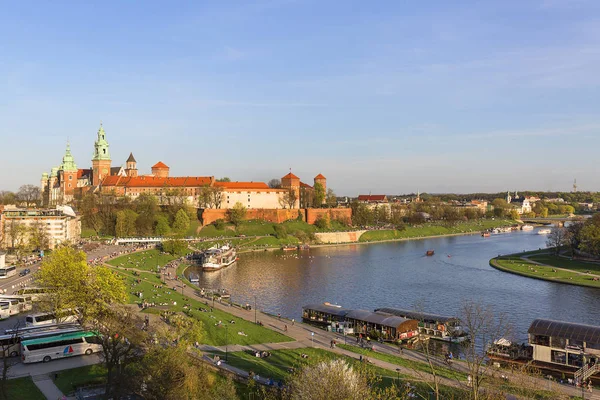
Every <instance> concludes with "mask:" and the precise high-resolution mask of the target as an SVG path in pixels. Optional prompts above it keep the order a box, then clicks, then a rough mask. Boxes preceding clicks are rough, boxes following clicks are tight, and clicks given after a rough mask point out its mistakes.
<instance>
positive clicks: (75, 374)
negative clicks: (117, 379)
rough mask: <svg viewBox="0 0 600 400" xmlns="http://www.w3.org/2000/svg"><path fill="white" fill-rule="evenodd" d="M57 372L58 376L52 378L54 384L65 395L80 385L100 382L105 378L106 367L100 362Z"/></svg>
mask: <svg viewBox="0 0 600 400" xmlns="http://www.w3.org/2000/svg"><path fill="white" fill-rule="evenodd" d="M57 374H58V378H57V379H55V380H54V384H55V385H56V386H57V387H58V388H59V389H60V391H61V392H63V393H64V394H66V395H68V394H70V393H73V392H74V391H75V390H76V389H77V388H78V387H80V386H87V385H95V384H101V383H104V382H105V380H106V368H104V366H103V365H101V364H96V365H87V366H85V367H80V368H73V369H67V370H64V371H60V372H57ZM42 398H43V397H42Z"/></svg>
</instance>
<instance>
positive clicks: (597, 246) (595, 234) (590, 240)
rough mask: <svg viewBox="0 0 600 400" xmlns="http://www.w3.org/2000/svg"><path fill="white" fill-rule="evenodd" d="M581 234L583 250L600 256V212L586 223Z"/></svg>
mask: <svg viewBox="0 0 600 400" xmlns="http://www.w3.org/2000/svg"><path fill="white" fill-rule="evenodd" d="M579 236H580V240H581V244H580V248H581V250H582V251H584V252H586V253H589V254H591V255H593V256H595V257H600V214H594V216H593V217H592V218H589V219H588V220H587V221H586V222H585V223H584V225H583V228H581V232H580V234H579Z"/></svg>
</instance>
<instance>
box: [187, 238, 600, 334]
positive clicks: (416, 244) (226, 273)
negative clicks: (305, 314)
mask: <svg viewBox="0 0 600 400" xmlns="http://www.w3.org/2000/svg"><path fill="white" fill-rule="evenodd" d="M545 242H546V236H542V235H537V234H535V232H522V231H517V232H513V233H506V234H499V235H492V236H491V237H489V238H483V237H481V236H479V235H469V236H452V237H441V238H430V239H422V240H408V241H399V242H387V243H372V244H362V245H343V246H331V247H320V248H312V249H310V250H308V251H300V252H291V253H290V252H283V251H279V250H278V251H265V252H263V251H261V252H252V253H244V254H240V260H239V261H238V262H237V263H236V264H234V265H232V266H230V267H228V268H226V269H223V270H221V271H217V272H207V273H200V283H199V286H200V287H205V288H212V289H219V288H226V289H227V290H229V291H230V292H231V293H232V298H233V301H234V302H236V303H246V302H247V303H250V304H251V305H254V299H255V296H256V301H257V305H258V308H259V309H261V310H265V311H267V312H270V313H274V314H277V313H281V314H282V315H284V316H287V317H289V318H296V319H297V320H298V319H300V317H301V313H302V306H303V305H305V304H310V303H322V302H325V301H329V302H331V303H336V304H340V305H342V306H343V307H346V308H361V309H367V310H373V309H374V308H378V307H397V308H403V309H415V308H416V309H420V310H424V311H425V312H429V313H436V314H443V315H458V316H459V315H460V308H461V305H462V303H463V302H464V301H465V300H475V301H478V302H481V303H484V304H486V305H491V306H493V308H494V310H496V311H498V312H504V313H506V314H507V315H508V317H509V318H510V320H511V322H512V324H513V326H514V331H515V338H516V339H518V340H520V341H523V340H526V338H527V329H528V327H529V324H530V323H531V321H533V319H535V318H548V319H555V320H561V321H571V322H579V323H587V324H594V325H599V324H600V290H599V289H593V288H584V287H578V286H571V285H565V284H559V283H552V282H546V281H541V280H536V279H531V278H526V277H521V276H518V275H514V274H509V273H506V272H502V271H498V270H496V269H494V268H492V267H490V266H489V259H490V258H492V257H495V256H497V255H498V254H509V253H515V252H520V251H524V250H536V249H538V248H542V247H545ZM428 249H434V250H435V255H433V256H431V257H426V256H425V252H426V251H427V250H428ZM188 271H193V269H191V268H190V269H188ZM194 272H195V273H198V271H194ZM188 273H189V272H188Z"/></svg>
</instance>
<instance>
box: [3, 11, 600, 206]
mask: <svg viewBox="0 0 600 400" xmlns="http://www.w3.org/2000/svg"><path fill="white" fill-rule="evenodd" d="M340 4H341V3H327V4H322V3H320V2H315V1H311V0H298V1H289V0H282V1H276V0H270V1H266V0H265V1H259V2H253V3H251V4H250V3H247V2H242V1H238V2H231V3H227V4H220V3H217V4H196V3H193V2H192V3H181V4H177V5H176V6H172V5H166V4H164V3H161V2H155V1H149V2H146V3H144V7H143V9H142V8H140V7H139V6H136V5H135V4H121V3H120V2H114V1H108V2H92V3H86V4H79V3H75V4H69V3H57V4H54V3H53V4H43V3H40V4H36V6H35V7H28V6H27V5H23V4H18V3H8V4H6V5H5V6H4V7H3V11H4V12H3V13H2V15H0V33H1V34H2V37H3V38H4V40H1V39H0V48H1V49H2V50H3V54H5V57H4V58H3V60H2V61H0V93H3V96H1V97H0V104H2V106H3V107H0V120H1V121H2V125H1V128H0V139H1V140H2V141H3V142H4V143H9V146H6V147H5V152H4V153H3V157H2V161H1V164H0V165H1V166H2V168H1V169H0V171H1V172H0V182H2V186H3V187H2V188H0V189H2V190H13V191H16V190H17V189H18V188H19V186H21V185H24V184H34V185H38V186H39V180H40V178H41V174H42V173H43V172H49V171H50V169H51V168H52V167H53V166H57V165H59V164H60V162H61V159H62V156H63V155H64V152H65V146H66V143H67V141H69V142H70V144H71V149H72V153H73V156H74V158H75V162H76V163H77V166H78V168H89V166H90V165H91V157H92V149H93V143H94V140H95V138H96V132H97V130H98V128H99V123H100V121H103V123H104V128H105V130H106V135H107V140H108V142H109V143H110V153H111V156H112V165H113V166H120V165H123V164H124V163H125V160H126V158H127V156H128V155H129V153H130V152H132V153H133V154H134V156H135V157H136V159H137V161H138V164H139V169H140V172H141V173H149V172H150V166H151V165H153V164H154V163H156V162H158V161H163V162H164V163H166V164H167V165H168V166H169V167H171V175H172V176H214V177H215V178H221V177H225V176H227V177H229V178H231V180H232V181H262V182H268V181H269V180H270V179H272V178H281V177H282V176H283V175H285V174H286V173H287V172H289V170H290V168H291V170H292V172H293V173H294V174H296V175H298V176H299V177H300V178H301V179H302V180H303V181H304V182H307V183H309V184H312V179H313V177H314V176H316V175H317V174H319V173H322V174H323V175H325V177H327V186H328V187H331V188H332V189H333V190H334V191H335V192H336V194H337V195H338V196H350V197H355V196H358V195H359V194H366V193H410V192H413V193H416V192H417V191H420V192H422V193H432V194H433V193H435V194H468V193H502V192H506V191H507V190H510V191H511V192H514V191H515V190H516V191H519V192H521V191H534V192H541V191H543V192H546V191H551V192H557V191H560V192H570V191H571V188H572V185H573V180H574V179H577V185H578V188H579V189H578V191H579V192H587V191H591V192H597V191H600V179H598V178H597V172H598V167H597V162H596V159H597V156H596V154H595V149H597V148H600V117H599V116H598V113H597V104H599V103H600V91H599V90H598V87H599V86H600V79H599V78H598V74H597V72H596V70H597V65H598V64H599V63H600V46H599V45H600V29H599V26H600V25H599V24H598V21H600V3H598V2H594V1H591V0H579V1H575V2H573V1H571V2H570V1H565V0H538V1H531V2H527V3H526V4H523V2H517V1H496V2H490V3H487V4H479V3H477V2H475V1H468V2H465V3H464V4H461V5H456V4H448V3H447V2H443V1H434V2H431V3H427V4H411V5H404V4H397V2H382V3H378V4H377V5H367V4H365V3H362V2H353V3H352V4H348V3H347V2H345V3H343V4H344V7H340ZM7 148H8V149H10V151H6V149H7Z"/></svg>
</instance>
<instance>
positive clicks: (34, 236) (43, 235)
mask: <svg viewBox="0 0 600 400" xmlns="http://www.w3.org/2000/svg"><path fill="white" fill-rule="evenodd" d="M29 242H30V247H31V248H32V249H37V250H47V249H48V248H49V247H50V236H49V235H48V231H47V230H46V225H44V223H43V222H41V221H38V222H35V223H33V224H32V225H31V226H30V227H29Z"/></svg>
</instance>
